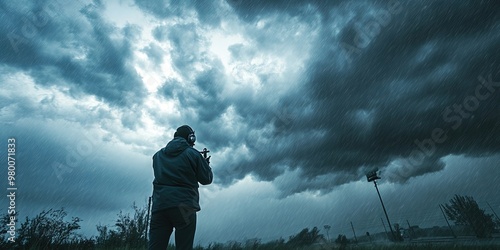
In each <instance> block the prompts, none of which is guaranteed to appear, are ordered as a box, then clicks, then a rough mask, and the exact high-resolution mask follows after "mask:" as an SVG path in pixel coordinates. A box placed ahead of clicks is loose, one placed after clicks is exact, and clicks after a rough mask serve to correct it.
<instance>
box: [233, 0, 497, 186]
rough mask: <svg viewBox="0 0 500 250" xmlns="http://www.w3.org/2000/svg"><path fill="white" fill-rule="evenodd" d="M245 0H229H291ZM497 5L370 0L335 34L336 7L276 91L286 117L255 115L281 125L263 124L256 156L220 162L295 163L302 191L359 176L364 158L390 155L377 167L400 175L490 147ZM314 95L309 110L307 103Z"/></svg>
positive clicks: (249, 13)
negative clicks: (264, 139) (293, 77)
mask: <svg viewBox="0 0 500 250" xmlns="http://www.w3.org/2000/svg"><path fill="white" fill-rule="evenodd" d="M245 3H246V4H244V5H241V4H240V5H237V6H235V7H234V8H235V9H236V11H237V12H238V13H239V15H240V16H242V17H243V18H244V19H245V20H247V21H250V22H252V21H253V22H256V21H258V18H259V15H262V13H265V12H271V11H278V10H280V11H285V12H286V11H287V10H289V9H290V6H292V5H293V6H295V5H298V4H295V2H292V3H288V2H286V3H285V2H280V1H261V2H251V3H250V2H245ZM398 4H399V5H398ZM337 7H338V8H355V7H356V6H353V5H347V4H346V5H339V6H333V7H332V8H333V9H335V8H337ZM498 7H499V6H498V3H496V2H494V1H485V2H481V3H478V2H473V1H468V2H465V1H463V2H460V3H453V4H452V3H448V2H437V1H433V2H419V3H416V2H411V3H407V2H397V1H392V2H390V1H388V2H376V3H375V4H374V5H373V6H370V8H360V9H359V10H358V11H357V12H355V13H356V15H357V16H356V17H355V18H354V19H353V21H352V22H350V23H348V24H347V25H346V26H345V27H343V28H342V30H341V31H340V33H339V35H334V34H332V32H331V29H330V27H331V26H332V25H334V23H333V19H334V18H335V17H333V16H324V17H323V19H324V22H323V26H324V27H322V35H321V38H319V39H318V41H317V46H316V48H317V49H316V50H315V51H314V54H315V56H314V58H315V60H314V62H313V63H311V64H310V65H309V67H308V72H307V76H308V81H307V82H306V85H305V86H304V87H303V89H302V90H303V92H301V93H300V94H301V95H297V96H289V97H286V98H285V100H286V99H289V100H291V101H288V102H285V104H284V107H283V109H285V107H286V109H288V110H289V112H290V114H289V115H288V116H289V117H291V119H284V120H283V119H281V120H280V119H272V118H271V119H270V118H269V116H263V117H261V118H262V119H267V121H269V122H272V123H273V124H274V125H275V126H276V125H277V124H278V125H279V124H281V126H283V125H286V126H283V127H284V128H285V129H284V130H283V131H282V133H278V134H270V135H267V136H272V138H273V140H272V141H273V144H272V145H269V146H264V145H260V146H258V147H259V148H258V149H256V150H255V152H256V155H257V156H255V157H254V158H252V160H250V161H248V162H246V161H242V162H240V164H236V166H234V168H232V169H231V170H229V169H228V170H227V172H226V174H228V175H229V176H231V175H234V177H236V178H238V177H241V176H242V175H244V174H242V173H250V172H253V173H256V174H257V175H258V176H260V177H261V178H263V179H273V178H274V177H276V176H278V175H280V174H281V173H282V172H283V169H285V168H284V167H283V166H289V167H292V169H293V168H295V167H300V168H301V169H302V170H303V171H302V175H303V177H304V179H303V182H304V183H306V184H305V185H298V186H301V188H300V189H298V190H295V191H296V192H300V191H302V190H307V189H321V188H320V187H319V186H318V183H317V182H314V181H312V180H315V179H316V180H317V179H318V178H321V176H325V175H328V174H329V173H334V174H335V175H337V177H338V178H337V180H336V181H335V183H331V182H330V183H328V181H325V182H324V185H325V186H332V185H336V184H337V185H338V184H342V183H345V182H349V181H353V180H358V179H359V178H361V177H362V176H363V174H364V172H365V171H366V170H368V169H371V168H375V167H378V168H381V169H384V168H385V167H386V166H387V165H389V164H390V163H391V162H392V161H395V162H399V164H400V165H399V166H398V167H397V168H388V169H387V172H386V175H385V176H386V178H389V179H390V180H391V181H400V182H404V181H406V180H408V179H409V178H411V177H414V176H419V175H423V174H426V173H430V172H435V171H439V170H442V169H443V168H444V163H443V162H442V161H441V160H440V159H441V157H443V156H446V155H450V154H465V155H470V156H483V155H488V154H494V153H498V151H499V149H500V143H499V140H498V139H497V137H496V136H494V135H495V134H498V133H499V132H500V116H499V115H498V106H499V101H498V100H499V98H498V95H499V94H500V93H498V92H500V87H499V86H498V85H499V83H498V82H499V81H500V74H499V72H498V71H499V69H500V62H499V61H498V59H497V58H498V55H499V54H500V46H498V38H499V36H500V34H499V31H498V30H499V25H500V24H499V20H500V19H499V17H500V16H499V14H498V12H496V11H495V10H496V9H498ZM390 8H393V9H392V10H391V9H390ZM292 9H293V8H292ZM333 9H332V10H333ZM349 10H350V9H340V11H339V12H347V11H349ZM381 11H385V12H381ZM292 13H295V14H297V13H296V12H295V11H293V10H292ZM323 13H328V11H323ZM384 13H385V14H384ZM387 14H388V15H389V18H387ZM298 15H300V13H299V14H298ZM339 38H340V39H339ZM348 46H351V47H348ZM349 48H351V50H349ZM339 58H340V59H341V61H340V63H339ZM478 77H479V78H482V79H483V80H481V81H480V80H478ZM481 82H483V85H482V84H481ZM484 82H489V84H490V85H491V84H493V85H494V86H495V87H493V86H490V87H487V86H485V85H484ZM477 89H480V90H479V94H480V96H478V92H477ZM486 95H487V96H488V97H485V96H486ZM453 105H455V106H459V105H460V106H461V110H463V111H459V110H458V108H457V110H455V107H454V106H453ZM311 107H312V108H313V109H314V112H311V113H307V112H305V110H306V109H307V108H311ZM448 107H449V109H450V110H451V111H447V110H448ZM461 112H462V113H461ZM269 113H273V112H269ZM275 117H279V116H276V115H275ZM287 120H288V122H286V121H287ZM440 129H442V131H443V133H446V134H442V133H440V132H442V131H441V130H440ZM292 135H293V137H292ZM264 136H266V135H264ZM444 138H445V139H444ZM431 140H432V141H431ZM419 145H420V146H419ZM397 160H400V161H397ZM389 170H390V171H389ZM230 179H231V177H229V178H227V180H230ZM308 182H309V183H314V184H311V185H309V186H308V185H307V183H308ZM313 186H314V187H313Z"/></svg>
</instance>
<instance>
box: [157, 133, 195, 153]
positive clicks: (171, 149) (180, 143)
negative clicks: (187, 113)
mask: <svg viewBox="0 0 500 250" xmlns="http://www.w3.org/2000/svg"><path fill="white" fill-rule="evenodd" d="M188 147H189V144H188V143H187V141H186V139H184V138H182V137H175V138H174V139H173V140H171V141H170V142H169V143H168V144H167V146H165V148H163V150H162V151H163V153H164V154H166V155H168V156H177V155H180V154H181V153H182V152H184V150H186V148H188Z"/></svg>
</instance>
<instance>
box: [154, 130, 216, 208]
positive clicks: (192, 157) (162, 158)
mask: <svg viewBox="0 0 500 250" xmlns="http://www.w3.org/2000/svg"><path fill="white" fill-rule="evenodd" d="M153 171H154V176H155V179H154V181H153V207H152V211H158V210H162V209H165V208H171V207H184V208H185V207H190V208H194V209H195V210H196V211H199V210H200V209H201V208H200V204H199V199H200V195H199V193H198V182H199V183H201V184H202V185H208V184H210V183H212V179H213V174H212V169H211V168H210V166H209V165H208V163H207V161H206V160H205V159H204V158H203V156H202V155H201V154H200V152H198V151H197V150H196V149H194V148H193V147H191V146H189V145H188V143H187V141H186V139H184V138H182V137H175V138H174V139H173V140H172V141H170V142H169V143H168V144H167V146H165V147H164V148H162V149H160V150H159V151H158V152H156V154H155V155H154V156H153Z"/></svg>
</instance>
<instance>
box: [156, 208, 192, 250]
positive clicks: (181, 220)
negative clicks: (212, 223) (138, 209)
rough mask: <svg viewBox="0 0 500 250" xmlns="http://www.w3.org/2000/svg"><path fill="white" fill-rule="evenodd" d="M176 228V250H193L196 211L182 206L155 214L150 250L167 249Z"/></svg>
mask: <svg viewBox="0 0 500 250" xmlns="http://www.w3.org/2000/svg"><path fill="white" fill-rule="evenodd" d="M174 228H175V249H177V250H191V249H193V241H194V233H195V231H196V210H194V209H192V208H187V207H182V206H180V207H174V208H168V209H165V210H160V211H155V212H153V213H152V214H151V226H150V228H149V250H160V249H161V250H165V249H167V247H168V241H169V239H170V235H171V234H172V232H173V229H174Z"/></svg>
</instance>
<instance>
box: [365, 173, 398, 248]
mask: <svg viewBox="0 0 500 250" xmlns="http://www.w3.org/2000/svg"><path fill="white" fill-rule="evenodd" d="M377 170H378V169H376V170H373V171H370V172H368V173H367V174H366V179H368V182H372V181H373V183H374V184H375V189H377V194H378V198H379V199H380V203H381V204H382V209H384V214H385V218H386V219H387V224H389V229H390V230H391V234H392V238H393V240H398V239H399V237H396V235H395V234H394V231H393V230H392V226H391V221H390V220H389V216H388V215H387V211H386V210H385V206H384V202H383V201H382V196H380V192H379V191H378V187H377V180H378V179H380V177H379V176H377Z"/></svg>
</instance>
